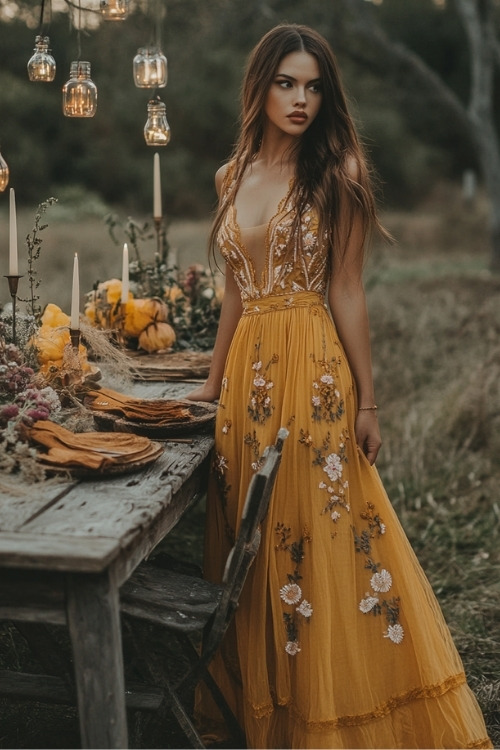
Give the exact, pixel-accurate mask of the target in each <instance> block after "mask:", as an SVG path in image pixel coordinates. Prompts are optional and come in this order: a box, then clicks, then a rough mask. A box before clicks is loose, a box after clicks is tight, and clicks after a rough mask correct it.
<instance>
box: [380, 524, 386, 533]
mask: <svg viewBox="0 0 500 750" xmlns="http://www.w3.org/2000/svg"><path fill="white" fill-rule="evenodd" d="M380 533H381V534H385V523H381V524H380Z"/></svg>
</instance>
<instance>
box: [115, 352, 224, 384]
mask: <svg viewBox="0 0 500 750" xmlns="http://www.w3.org/2000/svg"><path fill="white" fill-rule="evenodd" d="M129 356H130V357H131V359H132V362H133V368H134V370H135V373H134V378H135V379H136V380H149V381H163V380H175V381H177V380H205V379H206V378H207V376H208V372H209V370H210V362H211V361H212V355H211V354H208V353H206V352H193V351H185V352H171V353H165V354H142V353H137V354H136V353H130V355H129Z"/></svg>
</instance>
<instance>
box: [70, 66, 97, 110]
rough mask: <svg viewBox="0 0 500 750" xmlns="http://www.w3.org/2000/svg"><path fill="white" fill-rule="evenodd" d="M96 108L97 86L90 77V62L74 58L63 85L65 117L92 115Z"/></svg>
mask: <svg viewBox="0 0 500 750" xmlns="http://www.w3.org/2000/svg"><path fill="white" fill-rule="evenodd" d="M96 109H97V87H96V85H95V83H94V82H93V81H92V79H91V78H90V63H89V62H83V61H81V60H75V61H73V62H72V63H71V72H70V77H69V81H67V82H66V83H65V84H64V86H63V112H64V114H65V116H66V117H93V116H94V115H95V113H96Z"/></svg>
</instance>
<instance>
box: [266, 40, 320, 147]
mask: <svg viewBox="0 0 500 750" xmlns="http://www.w3.org/2000/svg"><path fill="white" fill-rule="evenodd" d="M319 75H320V74H319V66H318V62H317V60H316V58H315V57H314V56H313V55H311V54H309V52H291V53H290V54H289V55H286V57H284V58H283V59H282V61H281V62H280V64H279V65H278V68H277V70H276V74H275V76H274V79H273V81H272V83H271V86H270V87H269V91H268V92H267V96H266V100H265V105H264V112H265V114H266V117H267V124H268V125H272V126H274V127H276V128H278V129H279V130H281V131H283V132H284V133H287V134H288V135H293V136H297V137H298V136H301V135H302V133H304V132H305V131H306V130H307V128H308V127H309V126H310V125H311V123H312V122H313V121H314V119H315V118H316V116H317V114H318V112H319V110H320V107H321V102H322V97H323V94H322V90H321V82H320V77H319Z"/></svg>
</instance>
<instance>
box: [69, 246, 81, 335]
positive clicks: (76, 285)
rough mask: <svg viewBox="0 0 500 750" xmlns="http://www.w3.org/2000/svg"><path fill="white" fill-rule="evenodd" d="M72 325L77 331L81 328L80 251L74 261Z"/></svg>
mask: <svg viewBox="0 0 500 750" xmlns="http://www.w3.org/2000/svg"><path fill="white" fill-rule="evenodd" d="M70 327H71V329H72V330H73V331H77V330H79V328H80V274H79V270H78V253H75V259H74V261H73V287H72V291H71V322H70Z"/></svg>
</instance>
